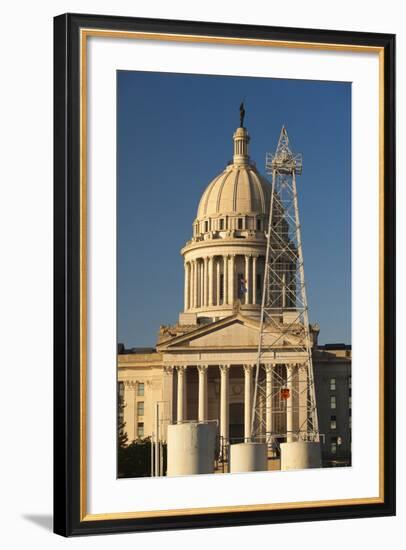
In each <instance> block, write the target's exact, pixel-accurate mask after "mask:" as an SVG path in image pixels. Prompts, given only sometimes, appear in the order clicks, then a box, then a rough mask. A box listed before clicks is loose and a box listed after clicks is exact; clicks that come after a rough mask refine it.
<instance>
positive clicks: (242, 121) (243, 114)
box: [240, 101, 245, 128]
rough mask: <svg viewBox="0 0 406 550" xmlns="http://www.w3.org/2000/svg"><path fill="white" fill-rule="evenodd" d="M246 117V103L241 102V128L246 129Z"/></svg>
mask: <svg viewBox="0 0 406 550" xmlns="http://www.w3.org/2000/svg"><path fill="white" fill-rule="evenodd" d="M244 117H245V109H244V102H243V101H241V104H240V128H244Z"/></svg>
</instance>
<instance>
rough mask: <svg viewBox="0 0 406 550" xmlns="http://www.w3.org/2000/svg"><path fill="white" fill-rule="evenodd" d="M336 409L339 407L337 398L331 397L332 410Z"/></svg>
mask: <svg viewBox="0 0 406 550" xmlns="http://www.w3.org/2000/svg"><path fill="white" fill-rule="evenodd" d="M336 407H337V402H336V396H335V395H330V409H335V408H336Z"/></svg>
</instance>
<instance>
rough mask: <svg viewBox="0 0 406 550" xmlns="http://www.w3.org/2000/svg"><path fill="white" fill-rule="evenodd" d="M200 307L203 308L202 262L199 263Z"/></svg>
mask: <svg viewBox="0 0 406 550" xmlns="http://www.w3.org/2000/svg"><path fill="white" fill-rule="evenodd" d="M199 275H200V307H203V306H204V260H202V261H201V262H200V272H199Z"/></svg>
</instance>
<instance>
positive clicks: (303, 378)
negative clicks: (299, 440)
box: [296, 364, 308, 436]
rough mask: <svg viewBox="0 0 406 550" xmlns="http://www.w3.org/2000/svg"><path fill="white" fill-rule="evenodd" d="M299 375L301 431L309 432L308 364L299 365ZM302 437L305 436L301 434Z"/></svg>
mask: <svg viewBox="0 0 406 550" xmlns="http://www.w3.org/2000/svg"><path fill="white" fill-rule="evenodd" d="M296 368H297V375H298V379H299V384H298V385H299V388H298V391H299V396H298V399H299V404H298V408H299V429H300V431H301V432H306V431H307V428H308V426H307V387H308V380H307V366H306V364H304V365H303V364H302V365H297V366H296ZM300 436H303V433H301V434H300Z"/></svg>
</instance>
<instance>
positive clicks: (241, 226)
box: [237, 218, 243, 229]
mask: <svg viewBox="0 0 406 550" xmlns="http://www.w3.org/2000/svg"><path fill="white" fill-rule="evenodd" d="M242 228H243V219H242V218H238V222H237V229H242Z"/></svg>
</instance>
